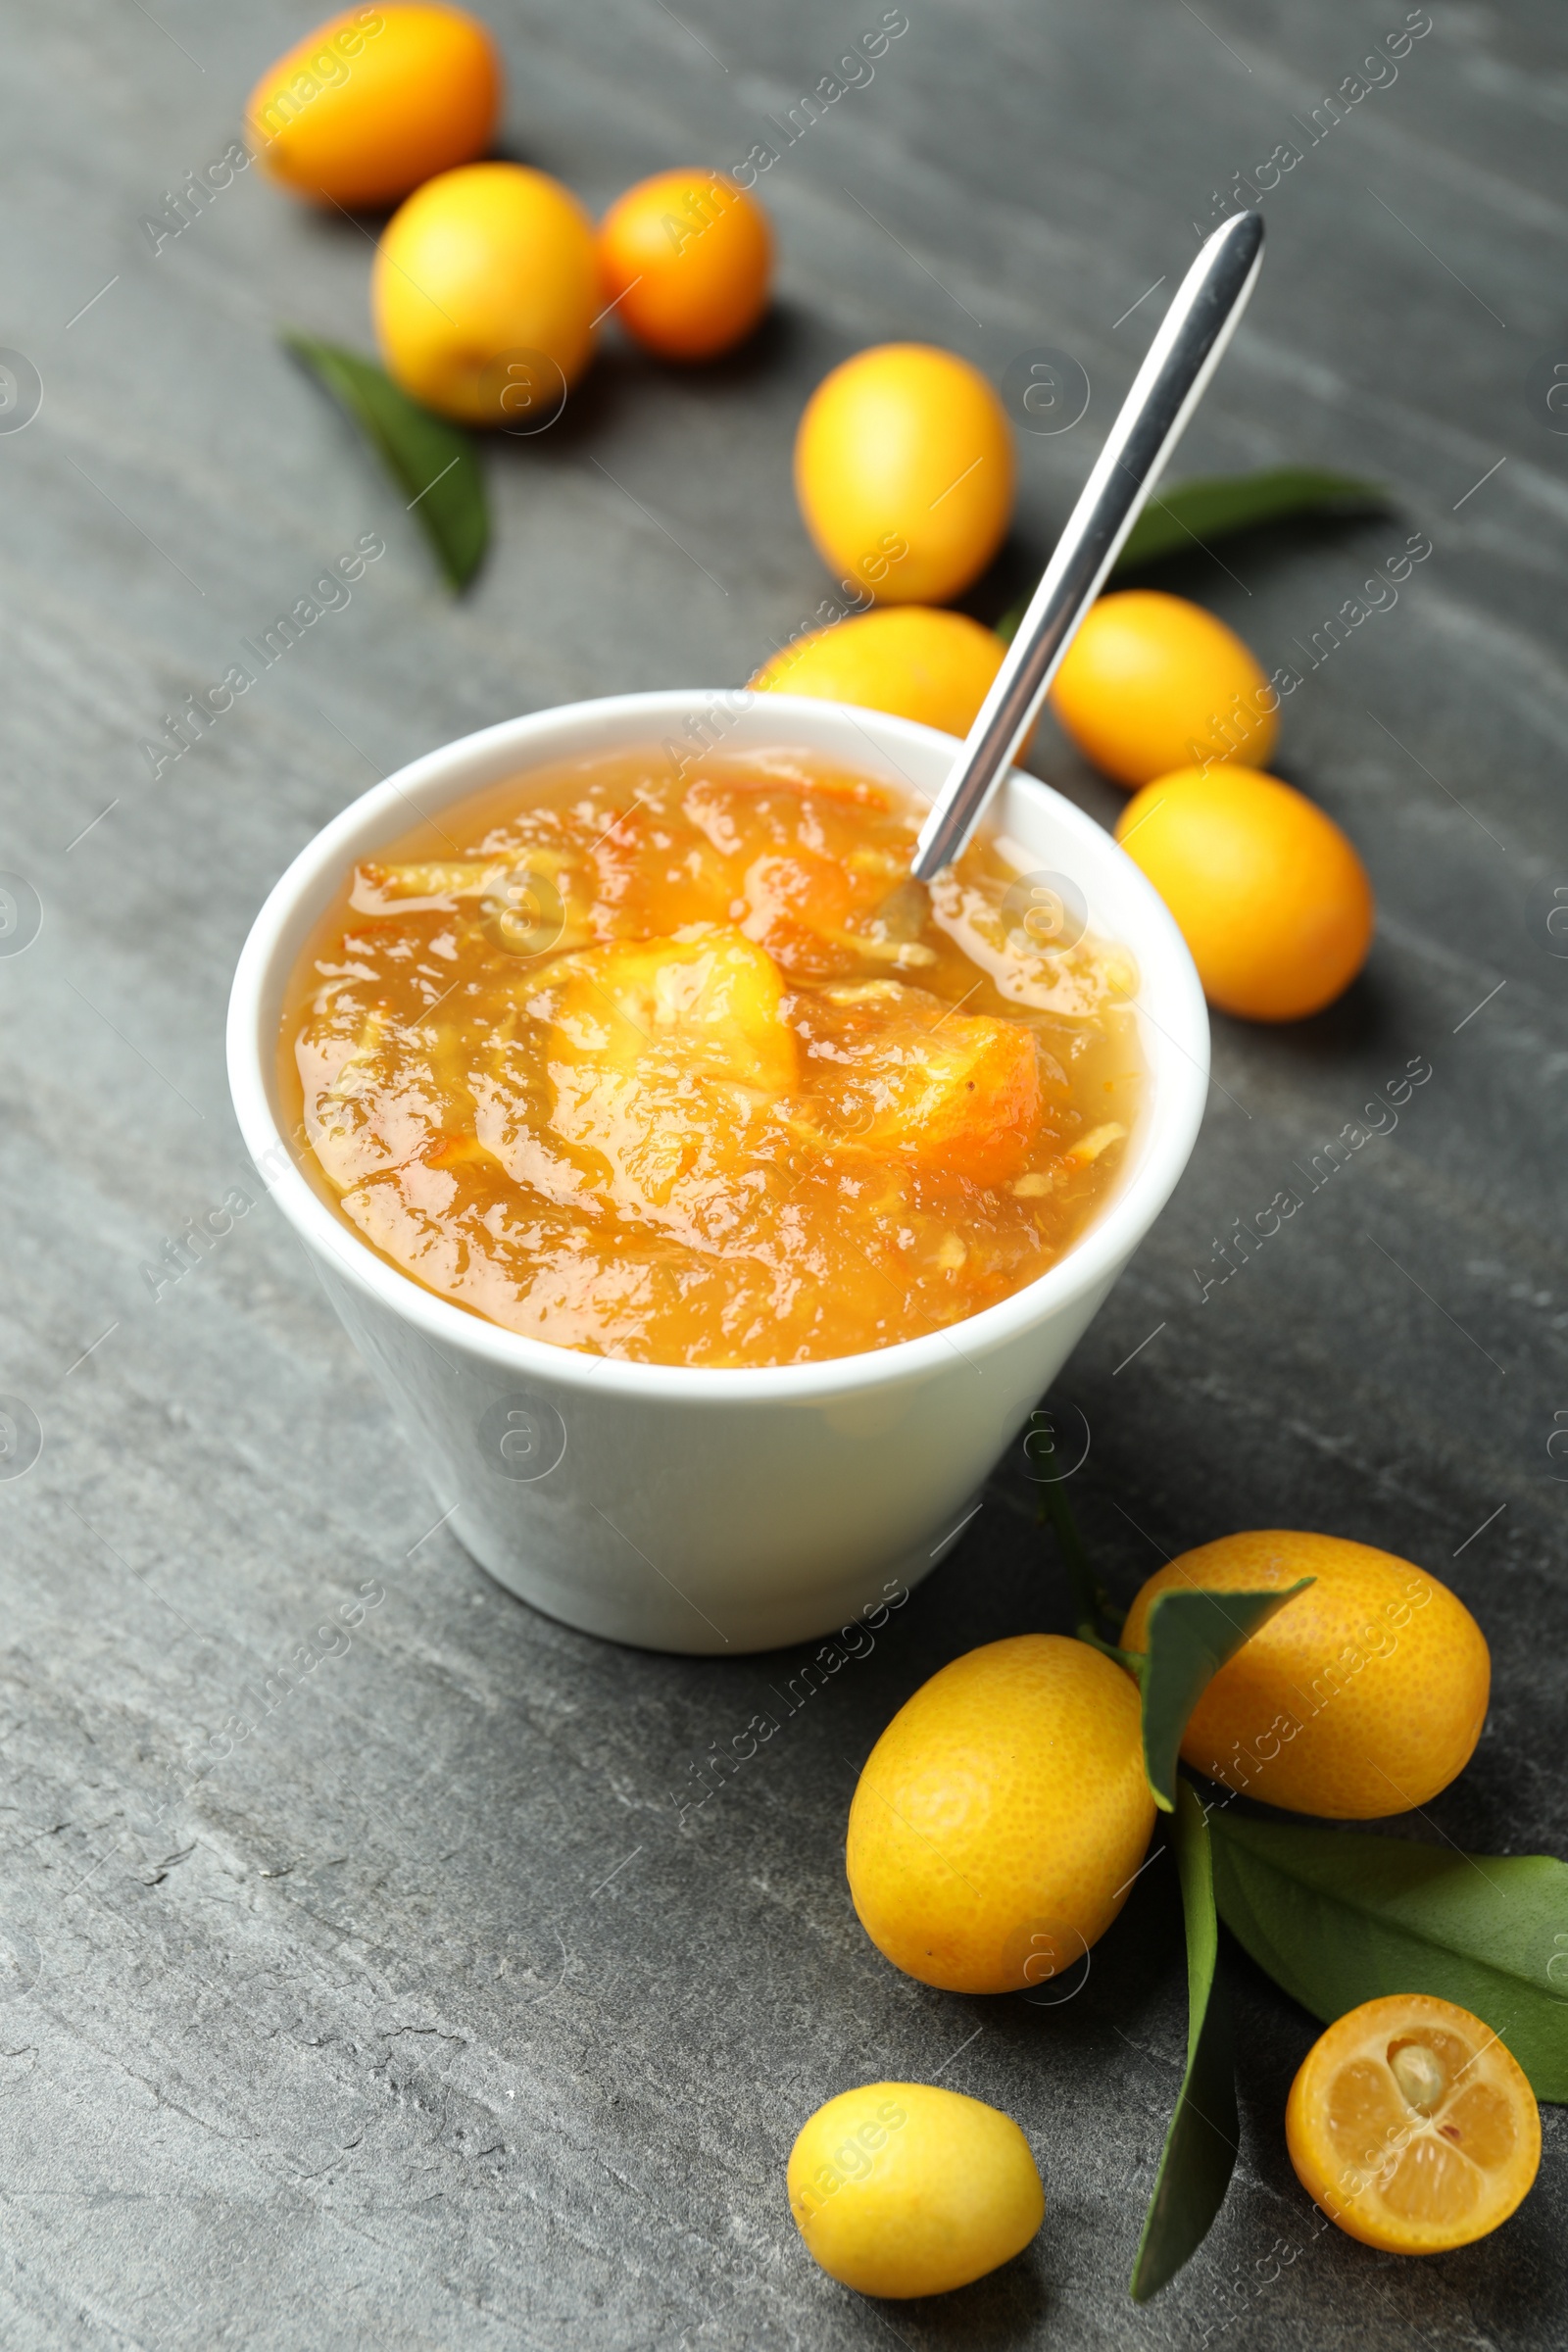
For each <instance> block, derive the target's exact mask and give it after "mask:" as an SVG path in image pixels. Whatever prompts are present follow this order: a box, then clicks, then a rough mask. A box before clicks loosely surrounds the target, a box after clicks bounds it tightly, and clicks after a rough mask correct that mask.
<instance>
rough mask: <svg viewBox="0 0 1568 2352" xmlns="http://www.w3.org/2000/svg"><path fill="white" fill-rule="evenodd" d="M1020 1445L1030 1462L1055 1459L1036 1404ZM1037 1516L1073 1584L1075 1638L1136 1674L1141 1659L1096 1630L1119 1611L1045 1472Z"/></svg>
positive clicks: (1057, 1482) (1047, 1419) (1057, 1484)
mask: <svg viewBox="0 0 1568 2352" xmlns="http://www.w3.org/2000/svg"><path fill="white" fill-rule="evenodd" d="M1024 1450H1025V1453H1026V1454H1027V1455H1028V1457H1029V1458H1030V1460H1032V1461H1037V1462H1038V1461H1044V1462H1045V1463H1046V1464H1047V1465H1048V1467H1049V1466H1050V1465H1052V1464H1054V1461H1055V1457H1056V1433H1055V1431H1054V1428H1053V1426H1052V1421H1051V1415H1050V1414H1049V1413H1047V1412H1045V1411H1043V1410H1040V1409H1037V1410H1036V1411H1034V1412H1033V1413H1031V1414H1030V1416H1029V1435H1028V1437H1027V1438H1026V1439H1025V1441H1024ZM1036 1518H1037V1521H1038V1523H1039V1525H1040V1526H1042V1527H1044V1526H1046V1525H1047V1523H1048V1522H1049V1524H1050V1525H1051V1527H1052V1528H1053V1530H1054V1533H1055V1538H1056V1545H1057V1548H1058V1550H1059V1551H1060V1553H1061V1563H1062V1566H1063V1567H1064V1568H1065V1569H1066V1571H1067V1581H1068V1583H1069V1584H1070V1586H1071V1587H1072V1600H1073V1613H1074V1617H1075V1620H1076V1622H1075V1625H1074V1629H1073V1630H1074V1631H1075V1632H1076V1634H1077V1636H1078V1639H1079V1641H1080V1642H1089V1643H1090V1644H1091V1645H1092V1646H1093V1647H1094V1648H1096V1649H1100V1650H1103V1651H1104V1653H1105V1655H1106V1656H1107V1657H1109V1658H1114V1659H1115V1660H1116V1662H1117V1664H1118V1665H1120V1666H1125V1667H1126V1668H1127V1669H1128V1671H1129V1672H1130V1673H1138V1672H1139V1671H1140V1668H1141V1664H1142V1661H1141V1660H1138V1661H1136V1662H1135V1658H1134V1653H1133V1652H1131V1651H1129V1650H1123V1649H1117V1648H1115V1647H1114V1646H1113V1645H1112V1644H1111V1643H1110V1642H1106V1641H1105V1640H1104V1639H1103V1636H1102V1634H1101V1631H1100V1627H1101V1625H1102V1624H1104V1625H1107V1626H1109V1625H1113V1626H1115V1627H1116V1629H1117V1631H1118V1632H1119V1631H1120V1630H1121V1615H1120V1612H1119V1611H1118V1609H1117V1608H1116V1606H1115V1603H1114V1602H1113V1601H1112V1599H1111V1597H1110V1594H1109V1593H1107V1592H1106V1590H1105V1588H1104V1586H1103V1584H1102V1583H1101V1581H1100V1578H1099V1577H1098V1576H1097V1575H1096V1574H1095V1571H1094V1568H1093V1567H1092V1565H1091V1563H1090V1558H1089V1553H1088V1550H1087V1549H1086V1547H1085V1544H1084V1540H1083V1537H1082V1536H1081V1535H1080V1534H1079V1533H1078V1522H1077V1520H1076V1519H1075V1518H1074V1517H1073V1514H1072V1505H1071V1503H1070V1502H1069V1501H1068V1500H1067V1496H1066V1492H1065V1488H1064V1484H1063V1481H1062V1479H1061V1478H1060V1477H1046V1478H1043V1479H1042V1480H1041V1481H1040V1504H1039V1509H1038V1511H1037V1513H1036Z"/></svg>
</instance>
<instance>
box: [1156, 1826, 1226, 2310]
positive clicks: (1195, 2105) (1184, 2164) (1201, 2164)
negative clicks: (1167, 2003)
mask: <svg viewBox="0 0 1568 2352" xmlns="http://www.w3.org/2000/svg"><path fill="white" fill-rule="evenodd" d="M1173 1829H1174V1835H1175V1841H1176V1867H1177V1870H1178V1871H1179V1873H1180V1874H1181V1882H1182V1916H1183V1918H1184V1919H1185V1920H1186V1923H1187V2073H1186V2075H1185V2077H1184V2078H1183V2082H1182V2087H1181V2095H1180V2096H1179V2098H1178V2099H1177V2101H1176V2112H1175V2114H1174V2115H1173V2116H1172V2117H1171V2119H1170V2130H1169V2131H1167V2132H1166V2134H1165V2151H1164V2154H1163V2155H1162V2156H1161V2158H1160V2160H1159V2177H1158V2179H1157V2180H1155V2182H1154V2193H1153V2195H1152V2198H1151V2199H1150V2203H1149V2211H1148V2213H1147V2214H1146V2215H1145V2217H1144V2233H1143V2235H1142V2237H1140V2239H1139V2241H1138V2259H1137V2261H1136V2262H1135V2263H1134V2264H1133V2275H1132V2279H1131V2281H1130V2287H1131V2293H1132V2297H1133V2301H1134V2302H1135V2303H1147V2302H1148V2300H1149V2298H1150V2296H1151V2295H1153V2294H1157V2293H1158V2291H1159V2289H1160V2288H1161V2287H1162V2286H1163V2285H1165V2283H1166V2281H1167V2280H1168V2279H1171V2278H1175V2276H1176V2273H1177V2272H1178V2271H1179V2270H1180V2269H1181V2267H1182V2265H1183V2263H1185V2262H1189V2261H1191V2259H1192V2257H1193V2256H1194V2254H1196V2253H1197V2251H1198V2249H1199V2247H1200V2246H1201V2244H1202V2242H1203V2240H1204V2238H1205V2237H1206V2236H1207V2235H1208V2231H1209V2227H1210V2225H1211V2224H1212V2222H1213V2219H1214V2216H1215V2214H1216V2213H1218V2211H1219V2209H1220V2207H1221V2205H1223V2203H1224V2202H1225V2191H1226V2189H1227V2188H1228V2187H1229V2186H1230V2179H1231V2173H1232V2171H1233V2169H1234V2167H1235V2164H1236V2149H1237V2143H1238V2141H1239V2139H1240V2137H1241V2126H1240V2123H1239V2122H1238V2119H1237V2114H1236V2071H1235V2062H1234V2059H1233V2055H1232V2045H1231V2024H1230V2011H1229V2008H1228V2006H1227V2004H1226V1999H1225V1987H1224V1985H1222V1984H1220V1983H1219V1982H1218V1976H1219V1923H1218V1921H1217V1919H1216V1918H1215V1915H1214V1875H1213V1856H1212V1854H1211V1852H1210V1850H1209V1842H1208V1826H1207V1824H1206V1822H1205V1821H1204V1819H1203V1808H1202V1806H1201V1804H1200V1802H1199V1800H1198V1798H1197V1796H1196V1795H1195V1794H1194V1792H1193V1789H1192V1788H1191V1786H1190V1785H1189V1783H1188V1782H1186V1781H1183V1782H1181V1783H1180V1785H1179V1788H1178V1791H1177V1797H1176V1817H1175V1822H1174V1825H1173Z"/></svg>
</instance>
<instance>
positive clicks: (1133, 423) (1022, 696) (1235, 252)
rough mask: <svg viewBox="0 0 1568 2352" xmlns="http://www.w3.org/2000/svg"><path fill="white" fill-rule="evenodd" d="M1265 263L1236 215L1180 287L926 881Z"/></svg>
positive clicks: (918, 875) (1006, 749) (1086, 602)
mask: <svg viewBox="0 0 1568 2352" xmlns="http://www.w3.org/2000/svg"><path fill="white" fill-rule="evenodd" d="M1262 260H1263V222H1262V219H1261V217H1260V216H1259V215H1258V214H1257V213H1238V214H1237V215H1236V217H1235V218H1234V220H1230V221H1226V222H1225V224H1224V226H1223V227H1222V228H1217V229H1216V230H1215V231H1214V234H1213V235H1212V236H1211V237H1209V238H1208V239H1207V240H1206V241H1205V243H1204V244H1203V246H1202V248H1201V251H1200V253H1199V256H1198V259H1197V260H1196V261H1195V262H1194V264H1193V266H1192V268H1191V269H1190V270H1188V272H1187V275H1186V276H1185V277H1184V278H1183V280H1182V282H1181V284H1180V286H1179V287H1178V288H1177V291H1176V296H1175V299H1174V300H1173V302H1172V303H1171V306H1170V309H1169V310H1168V311H1167V312H1166V313H1165V316H1164V319H1162V320H1161V322H1160V328H1159V332H1158V334H1156V335H1155V337H1154V340H1153V342H1152V345H1151V346H1150V350H1149V356H1148V358H1147V359H1146V360H1145V361H1144V364H1143V366H1142V367H1141V368H1139V370H1138V373H1137V375H1136V376H1135V377H1134V379H1133V387H1132V390H1131V391H1130V392H1129V393H1128V395H1127V398H1126V399H1125V401H1123V403H1122V407H1121V414H1120V415H1119V416H1118V417H1117V418H1116V421H1115V423H1114V424H1113V425H1112V426H1111V428H1110V434H1109V437H1108V439H1107V440H1106V442H1105V446H1104V448H1103V450H1102V451H1101V453H1100V456H1099V458H1098V459H1097V460H1096V462H1095V468H1094V471H1093V472H1092V473H1091V474H1090V476H1089V479H1088V481H1087V482H1086V483H1085V484H1084V488H1083V492H1082V495H1081V496H1080V498H1079V500H1078V504H1077V505H1076V506H1075V507H1074V509H1073V511H1072V513H1071V515H1069V516H1068V518H1067V524H1066V528H1065V529H1064V530H1063V532H1062V534H1061V537H1060V538H1059V539H1058V540H1057V542H1056V546H1055V551H1054V554H1053V556H1052V559H1051V562H1050V563H1049V564H1047V566H1046V570H1045V576H1044V578H1043V579H1042V580H1041V582H1040V585H1039V587H1038V588H1037V589H1036V590H1035V592H1034V595H1033V596H1032V597H1031V598H1030V600H1029V608H1028V611H1027V612H1026V613H1024V616H1023V619H1022V620H1021V621H1020V622H1019V624H1018V633H1017V635H1016V636H1015V637H1014V638H1013V641H1012V643H1011V645H1010V646H1009V647H1008V649H1007V657H1006V660H1005V662H1003V664H1002V667H1001V669H1000V670H999V671H998V672H997V676H996V681H995V683H994V684H993V686H992V688H991V692H990V693H989V694H988V695H987V696H986V699H985V701H984V703H983V704H982V705H981V707H980V712H979V715H978V717H977V718H976V719H975V722H974V725H973V726H972V727H971V728H970V729H969V732H968V735H967V736H966V737H965V739H964V745H963V749H962V751H961V752H960V753H959V754H958V757H957V759H956V760H955V762H954V766H953V772H952V774H951V775H950V776H949V778H948V780H947V783H946V784H945V785H944V786H943V788H942V792H941V794H940V796H939V797H938V799H937V800H936V801H935V802H934V803H933V804H932V808H931V812H930V814H929V815H928V816H927V818H926V820H925V823H924V825H923V826H922V827H921V829H920V838H919V841H918V842H917V843H916V845H915V855H914V863H913V865H912V867H911V868H910V871H911V873H912V875H913V876H914V878H915V879H916V880H918V881H921V882H929V881H930V880H931V879H932V878H933V876H934V875H936V874H938V873H940V872H941V870H942V868H943V867H944V866H945V865H951V864H952V863H953V860H954V859H955V858H956V857H957V855H958V853H959V851H960V850H961V849H962V848H963V846H964V844H965V842H966V841H967V840H968V839H969V836H970V834H971V833H972V832H973V831H974V828H975V826H976V825H977V824H978V823H979V821H980V816H981V812H982V810H983V809H984V808H985V805H986V803H987V801H988V800H989V799H990V797H991V793H992V788H993V786H994V785H995V784H996V783H997V781H998V779H999V777H1001V776H1002V775H1003V773H1004V772H1005V769H1006V767H1007V765H1008V762H1009V761H1010V760H1011V759H1012V756H1013V754H1014V753H1015V752H1016V750H1017V748H1018V746H1019V744H1020V743H1021V742H1022V741H1023V738H1024V736H1025V735H1026V734H1027V732H1028V730H1029V727H1030V725H1031V724H1032V722H1033V720H1034V716H1035V713H1036V711H1038V710H1039V708H1040V704H1041V702H1042V700H1043V698H1044V696H1045V692H1046V689H1047V687H1048V686H1049V685H1050V684H1051V681H1052V679H1053V678H1054V676H1055V673H1056V666H1057V664H1058V662H1060V660H1061V658H1062V655H1063V654H1064V653H1065V652H1066V651H1067V648H1068V646H1069V645H1070V644H1071V643H1072V640H1073V638H1074V636H1075V635H1076V633H1077V629H1078V624H1079V622H1080V621H1081V620H1082V619H1083V617H1084V614H1085V613H1087V612H1088V610H1089V608H1090V606H1091V605H1092V604H1093V603H1094V601H1095V598H1096V597H1097V596H1098V595H1099V593H1100V589H1101V585H1102V583H1103V580H1104V577H1105V574H1106V573H1107V572H1108V571H1109V569H1110V567H1111V565H1112V564H1114V563H1115V561H1116V557H1117V555H1118V553H1119V552H1120V549H1121V544H1122V541H1123V540H1124V539H1125V538H1126V536H1127V534H1128V532H1129V531H1130V530H1131V529H1132V527H1133V524H1134V523H1135V522H1136V521H1137V519H1138V514H1139V510H1140V509H1141V507H1142V506H1143V503H1144V501H1145V499H1146V498H1147V497H1148V496H1149V493H1150V492H1151V490H1152V488H1153V486H1154V483H1155V482H1156V481H1157V479H1158V478H1159V473H1160V469H1161V467H1162V466H1164V464H1165V461H1166V459H1167V458H1168V457H1169V456H1170V453H1171V451H1172V450H1173V449H1174V448H1175V446H1176V444H1177V442H1178V441H1179V440H1180V439H1181V437H1182V433H1183V431H1184V430H1185V428H1186V424H1187V419H1188V418H1189V417H1191V415H1192V413H1193V411H1194V409H1195V408H1196V407H1197V406H1198V403H1199V401H1200V400H1201V398H1202V395H1203V391H1204V387H1205V386H1206V385H1207V382H1208V379H1209V377H1210V376H1211V375H1212V374H1213V372H1214V369H1215V368H1216V367H1217V366H1218V365H1219V360H1220V355H1221V353H1222V352H1223V351H1224V349H1225V346H1226V344H1227V343H1228V342H1229V341H1230V339H1231V335H1232V333H1233V332H1234V330H1235V327H1236V322H1237V320H1238V319H1240V318H1241V315H1242V312H1243V311H1244V310H1245V308H1246V307H1247V299H1248V296H1249V295H1250V293H1251V291H1252V287H1253V285H1254V284H1255V282H1256V279H1257V273H1258V270H1259V269H1260V268H1261V266H1262Z"/></svg>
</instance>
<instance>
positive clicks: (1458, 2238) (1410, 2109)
mask: <svg viewBox="0 0 1568 2352" xmlns="http://www.w3.org/2000/svg"><path fill="white" fill-rule="evenodd" d="M1285 2138H1286V2143H1287V2145H1288V2147H1289V2148H1290V2152H1291V2162H1292V2163H1293V2164H1294V2165H1295V2167H1296V2172H1297V2178H1298V2179H1299V2181H1300V2183H1301V2186H1302V2187H1303V2188H1304V2189H1305V2190H1306V2193H1307V2195H1308V2196H1309V2197H1310V2198H1311V2199H1312V2200H1313V2202H1314V2203H1315V2204H1316V2205H1318V2206H1320V2207H1321V2209H1322V2211H1323V2212H1324V2213H1326V2214H1327V2215H1328V2217H1329V2219H1330V2221H1331V2222H1337V2223H1338V2225H1339V2227H1340V2228H1341V2229H1343V2230H1345V2231H1346V2233H1347V2235H1348V2236H1350V2237H1356V2238H1359V2239H1360V2241H1361V2243H1362V2244H1363V2245H1366V2246H1378V2247H1380V2248H1381V2249H1382V2250H1383V2252H1384V2253H1386V2254H1445V2253H1446V2252H1447V2251H1448V2250H1449V2249H1450V2248H1451V2247H1453V2246H1467V2245H1469V2244H1470V2243H1471V2242H1472V2241H1473V2240H1474V2239H1475V2238H1478V2237H1485V2236H1487V2235H1488V2233H1489V2232H1490V2231H1491V2230H1493V2229H1496V2228H1497V2227H1498V2225H1499V2224H1500V2223H1502V2222H1505V2221H1506V2220H1507V2219H1508V2216H1509V2214H1511V2213H1512V2212H1513V2211H1514V2209H1515V2207H1516V2206H1517V2205H1518V2204H1519V2203H1520V2202H1521V2200H1522V2199H1523V2198H1524V2197H1525V2195H1526V2194H1527V2193H1528V2191H1529V2189H1530V2186H1531V2183H1532V2182H1533V2181H1534V2180H1535V2177H1536V2173H1537V2170H1538V2168H1539V2166H1540V2164H1541V2114H1540V2110H1539V2109H1538V2107H1537V2105H1536V2094H1535V2092H1534V2091H1533V2090H1532V2089H1531V2087H1530V2083H1529V2082H1528V2080H1527V2079H1526V2076H1525V2073H1524V2070H1523V2068H1522V2067H1521V2066H1520V2064H1519V2062H1518V2060H1517V2059H1516V2058H1515V2057H1514V2056H1513V2054H1512V2052H1511V2051H1509V2050H1507V2049H1505V2048H1504V2046H1503V2044H1502V2043H1501V2042H1500V2041H1499V2040H1498V2038H1497V2036H1496V2034H1495V2033H1494V2032H1493V2030H1492V2028H1491V2027H1490V2026H1486V2025H1483V2024H1482V2022H1481V2020H1480V2018H1479V2017H1472V2016H1471V2014H1470V2012H1469V2010H1468V2009H1460V2008H1458V2007H1457V2006H1456V2005H1455V2003H1454V2002H1452V2001H1441V2000H1438V1999H1437V1998H1436V1997H1435V1996H1434V1995H1433V1994H1431V1993H1424V1992H1396V1993H1390V1994H1388V1995H1387V1996H1386V1997H1385V1998H1384V1999H1382V2000H1377V2001H1364V2002H1363V2003H1362V2004H1361V2006H1360V2008H1359V2009H1351V2010H1349V2011H1348V2012H1347V2014H1346V2015H1345V2016H1344V2017H1342V2018H1339V2019H1338V2020H1337V2021H1336V2022H1335V2024H1333V2025H1332V2026H1330V2028H1329V2030H1328V2032H1327V2033H1326V2034H1323V2035H1322V2036H1321V2038H1320V2039H1319V2040H1317V2041H1316V2042H1314V2043H1313V2045H1312V2047H1311V2049H1310V2050H1309V2051H1308V2052H1307V2054H1306V2058H1305V2060H1304V2062H1303V2064H1302V2066H1301V2071H1300V2073H1299V2075H1298V2076H1297V2078H1296V2081H1295V2082H1293V2083H1292V2085H1291V2095H1290V2098H1289V2100H1288V2101H1287V2103H1286V2108H1285Z"/></svg>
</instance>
